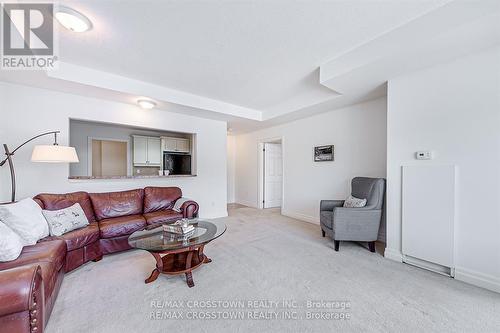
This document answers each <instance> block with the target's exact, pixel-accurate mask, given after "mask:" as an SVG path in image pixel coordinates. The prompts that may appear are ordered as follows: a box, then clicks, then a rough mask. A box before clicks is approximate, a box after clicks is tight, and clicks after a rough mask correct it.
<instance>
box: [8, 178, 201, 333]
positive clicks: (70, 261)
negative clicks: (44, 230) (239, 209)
mask: <svg viewBox="0 0 500 333" xmlns="http://www.w3.org/2000/svg"><path fill="white" fill-rule="evenodd" d="M180 197H182V192H181V189H179V188H178V187H146V188H144V189H136V190H130V191H123V192H108V193H87V192H74V193H67V194H45V193H44V194H39V195H37V196H36V197H35V198H34V200H35V201H36V202H37V203H38V204H39V205H40V206H41V207H42V208H43V209H47V210H58V209H62V208H66V207H69V206H71V205H73V204H75V203H79V204H80V205H81V206H82V208H83V210H84V212H85V215H86V216H87V219H88V220H89V222H90V224H89V225H88V226H87V227H85V228H82V229H78V230H74V231H71V232H68V233H66V234H64V235H62V236H60V237H50V236H49V237H46V238H44V239H42V240H40V241H39V242H38V243H37V244H35V245H31V246H25V247H24V248H23V251H22V252H21V255H20V256H19V258H17V259H16V260H13V261H9V262H2V263H0V333H4V332H5V333H7V332H9V333H10V332H16V333H17V332H43V329H44V327H45V324H46V323H47V321H48V319H49V316H50V313H51V311H52V308H53V306H54V302H55V299H56V297H57V294H58V292H59V288H60V286H61V283H62V280H63V277H64V273H65V272H69V271H71V270H74V269H75V268H77V267H79V266H81V265H83V264H84V263H86V262H88V261H90V260H93V261H99V260H100V259H101V258H102V256H103V255H104V254H109V253H114V252H119V251H124V250H128V249H130V246H129V245H128V242H127V238H128V236H129V235H130V234H131V233H133V232H134V231H137V230H140V229H143V228H144V227H146V226H147V225H150V224H154V223H164V222H174V221H176V220H178V219H180V218H183V217H185V218H193V217H196V216H197V215H198V209H199V207H198V204H197V203H196V202H194V201H186V202H184V204H183V205H182V206H181V213H178V212H176V211H174V210H172V208H173V206H174V203H175V201H177V200H178V199H179V198H180Z"/></svg>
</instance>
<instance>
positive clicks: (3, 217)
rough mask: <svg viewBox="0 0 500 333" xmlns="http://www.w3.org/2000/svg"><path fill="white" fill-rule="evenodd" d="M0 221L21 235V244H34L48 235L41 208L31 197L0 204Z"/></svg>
mask: <svg viewBox="0 0 500 333" xmlns="http://www.w3.org/2000/svg"><path fill="white" fill-rule="evenodd" d="M0 221H2V222H3V223H5V224H6V225H7V226H8V227H9V228H11V229H12V231H14V232H15V233H16V234H18V235H19V237H21V239H22V240H23V245H33V244H36V242H37V241H38V240H39V239H42V238H44V237H47V236H48V235H49V226H48V225H47V221H45V219H44V218H43V215H42V208H40V206H39V205H38V204H37V203H36V202H35V201H34V200H33V199H31V198H26V199H23V200H20V201H18V202H16V203H12V204H7V205H0Z"/></svg>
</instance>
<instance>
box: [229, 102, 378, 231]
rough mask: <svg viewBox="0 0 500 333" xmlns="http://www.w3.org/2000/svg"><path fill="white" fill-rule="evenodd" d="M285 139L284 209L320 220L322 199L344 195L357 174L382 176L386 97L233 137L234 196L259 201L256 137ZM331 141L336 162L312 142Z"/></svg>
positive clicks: (253, 203)
mask: <svg viewBox="0 0 500 333" xmlns="http://www.w3.org/2000/svg"><path fill="white" fill-rule="evenodd" d="M275 138H282V139H283V161H284V168H283V181H284V191H283V206H282V211H283V213H284V214H285V215H289V216H292V217H295V218H298V219H302V220H305V221H309V222H314V223H319V202H320V200H321V199H345V198H346V197H347V196H348V195H349V193H350V180H351V178H353V177H355V176H370V177H385V170H386V164H385V163H386V99H385V98H381V99H377V100H374V101H370V102H367V103H362V104H357V105H353V106H350V107H346V108H342V109H338V110H334V111H330V112H327V113H323V114H320V115H317V116H313V117H310V118H305V119H300V120H296V121H293V122H290V123H287V124H283V125H280V126H276V127H271V128H267V129H264V130H260V131H256V132H252V133H248V134H242V135H238V136H237V137H236V142H237V151H236V202H238V203H241V204H244V205H248V206H252V207H257V206H258V200H259V199H258V163H259V151H258V150H259V149H258V147H259V142H262V141H265V140H268V139H275ZM325 144H333V145H335V161H334V162H313V147H314V146H318V145H325Z"/></svg>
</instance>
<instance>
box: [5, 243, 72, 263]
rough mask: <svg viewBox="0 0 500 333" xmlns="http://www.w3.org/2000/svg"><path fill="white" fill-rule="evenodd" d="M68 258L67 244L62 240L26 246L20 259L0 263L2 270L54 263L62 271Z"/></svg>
mask: <svg viewBox="0 0 500 333" xmlns="http://www.w3.org/2000/svg"><path fill="white" fill-rule="evenodd" d="M65 258H66V243H65V242H64V241H62V240H58V239H55V240H50V241H41V242H39V243H36V244H35V245H29V246H25V247H24V248H23V251H22V252H21V255H20V256H19V258H17V259H16V260H13V261H8V262H2V263H0V270H4V269H9V268H13V267H17V266H21V265H27V264H39V263H40V262H48V263H52V264H53V265H54V267H55V269H56V270H60V269H61V267H62V266H63V264H64V260H65Z"/></svg>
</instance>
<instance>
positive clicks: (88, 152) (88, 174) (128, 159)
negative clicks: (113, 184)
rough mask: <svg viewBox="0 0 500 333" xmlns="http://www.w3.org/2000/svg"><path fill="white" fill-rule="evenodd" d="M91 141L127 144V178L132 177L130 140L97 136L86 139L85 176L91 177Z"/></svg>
mask: <svg viewBox="0 0 500 333" xmlns="http://www.w3.org/2000/svg"><path fill="white" fill-rule="evenodd" d="M92 140H100V141H103V140H104V141H116V142H125V143H126V144H127V176H132V163H131V160H130V140H125V139H112V138H104V137H97V136H88V137H87V176H89V177H92Z"/></svg>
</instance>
